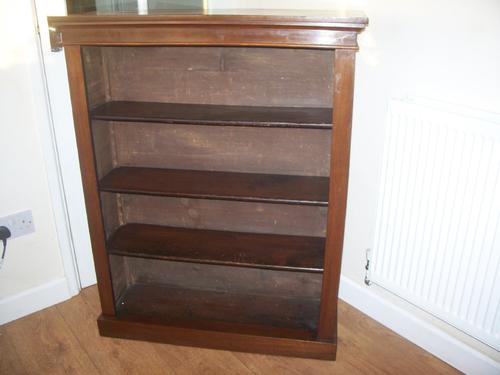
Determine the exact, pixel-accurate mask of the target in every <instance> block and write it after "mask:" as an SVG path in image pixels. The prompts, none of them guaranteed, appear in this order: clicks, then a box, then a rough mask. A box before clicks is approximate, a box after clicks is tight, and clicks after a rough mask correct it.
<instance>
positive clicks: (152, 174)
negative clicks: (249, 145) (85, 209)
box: [99, 167, 329, 206]
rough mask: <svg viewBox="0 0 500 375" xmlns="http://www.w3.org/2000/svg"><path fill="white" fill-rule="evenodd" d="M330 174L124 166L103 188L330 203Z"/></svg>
mask: <svg viewBox="0 0 500 375" xmlns="http://www.w3.org/2000/svg"><path fill="white" fill-rule="evenodd" d="M328 183H329V179H328V177H311V176H288V175H272V174H257V173H236V172H214V171H193V170H180V169H159V168H140V167H120V168H116V169H113V170H112V171H111V172H110V173H109V174H108V175H106V176H105V177H103V178H102V179H101V181H100V183H99V188H100V190H101V191H109V192H116V193H129V194H148V195H163V196H171V197H184V198H198V199H221V200H236V201H248V202H266V203H286V204H303V205H313V206H327V205H328Z"/></svg>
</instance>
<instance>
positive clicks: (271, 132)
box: [49, 12, 367, 359]
mask: <svg viewBox="0 0 500 375" xmlns="http://www.w3.org/2000/svg"><path fill="white" fill-rule="evenodd" d="M366 23H367V20H366V18H364V17H363V16H360V15H354V14H351V15H345V14H342V15H339V14H337V13H335V12H331V13H328V14H323V15H319V16H318V15H313V14H293V13H288V14H287V13H282V14H266V13H259V12H247V13H246V14H244V15H226V14H223V13H217V14H211V15H208V14H195V13H192V14H154V15H148V16H137V15H136V16H134V15H130V14H128V15H108V16H103V15H84V16H67V17H50V18H49V24H50V26H51V40H52V44H53V48H54V49H55V50H57V49H59V48H61V47H64V49H65V54H66V61H67V67H68V76H69V83H70V91H71V99H72V106H73V114H74V122H75V129H76V137H77V143H78V151H79V156H80V165H81V170H82V181H83V186H84V192H85V200H86V206H87V215H88V221H89V228H90V234H91V240H92V247H93V254H94V260H95V266H96V273H97V279H98V287H99V294H100V299H101V306H102V315H101V316H100V317H99V319H98V325H99V330H100V333H101V334H102V335H104V336H113V337H122V338H130V339H143V340H151V341H159V342H168V343H174V344H179V345H192V346H201V347H211V348H219V349H229V350H237V351H250V352H259V353H273V354H279V355H291V356H302V357H312V358H322V359H335V353H336V342H337V293H338V284H339V276H340V263H341V254H342V243H343V232H344V220H345V206H346V195H347V180H348V164H349V144H350V132H351V117H352V100H353V82H354V56H355V52H356V50H357V43H356V38H357V34H358V33H359V32H360V31H362V29H363V28H364V27H365V25H366ZM332 124H333V126H332Z"/></svg>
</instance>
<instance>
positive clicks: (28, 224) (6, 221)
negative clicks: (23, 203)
mask: <svg viewBox="0 0 500 375" xmlns="http://www.w3.org/2000/svg"><path fill="white" fill-rule="evenodd" d="M0 226H3V227H7V228H9V230H10V234H11V237H10V239H12V238H16V237H21V236H25V235H27V234H30V233H33V232H34V231H35V222H34V221H33V214H32V213H31V210H28V211H23V212H18V213H17V214H12V215H9V216H4V217H0Z"/></svg>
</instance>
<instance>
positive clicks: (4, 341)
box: [0, 326, 28, 375]
mask: <svg viewBox="0 0 500 375" xmlns="http://www.w3.org/2000/svg"><path fill="white" fill-rule="evenodd" d="M27 373H28V372H27V371H26V369H25V368H24V366H23V364H22V362H21V358H19V356H18V354H17V352H16V350H15V348H14V343H13V342H12V339H11V338H10V336H8V335H7V330H6V328H5V326H0V374H12V375H21V374H27Z"/></svg>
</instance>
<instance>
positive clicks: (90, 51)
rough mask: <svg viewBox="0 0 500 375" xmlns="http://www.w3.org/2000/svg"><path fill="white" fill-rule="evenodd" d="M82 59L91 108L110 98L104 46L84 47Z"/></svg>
mask: <svg viewBox="0 0 500 375" xmlns="http://www.w3.org/2000/svg"><path fill="white" fill-rule="evenodd" d="M82 59H83V65H84V67H85V81H86V86H87V100H88V106H89V109H93V108H95V107H97V106H98V105H101V104H103V103H104V102H106V101H107V100H109V82H108V72H107V70H106V67H107V66H106V64H104V62H103V53H102V48H100V47H84V48H82Z"/></svg>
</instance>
